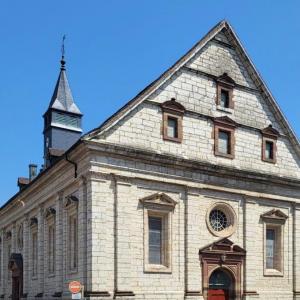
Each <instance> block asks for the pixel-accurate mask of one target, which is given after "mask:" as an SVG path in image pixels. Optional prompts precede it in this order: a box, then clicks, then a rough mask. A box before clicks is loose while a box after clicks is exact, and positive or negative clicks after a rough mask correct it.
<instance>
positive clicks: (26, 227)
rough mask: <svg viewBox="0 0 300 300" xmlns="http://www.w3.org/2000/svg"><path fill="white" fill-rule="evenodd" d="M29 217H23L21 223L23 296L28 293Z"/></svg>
mask: <svg viewBox="0 0 300 300" xmlns="http://www.w3.org/2000/svg"><path fill="white" fill-rule="evenodd" d="M29 240H30V239H29V217H28V214H26V215H25V218H24V221H23V243H24V245H23V262H24V266H23V294H24V295H27V294H28V292H29Z"/></svg>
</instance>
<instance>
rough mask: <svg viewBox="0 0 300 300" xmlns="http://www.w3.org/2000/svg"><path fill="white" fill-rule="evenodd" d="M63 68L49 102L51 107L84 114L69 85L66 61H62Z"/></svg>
mask: <svg viewBox="0 0 300 300" xmlns="http://www.w3.org/2000/svg"><path fill="white" fill-rule="evenodd" d="M61 64H62V65H61V69H60V73H59V76H58V79H57V82H56V86H55V89H54V92H53V95H52V98H51V101H50V104H49V109H51V108H53V109H58V110H61V111H65V112H70V113H73V114H77V115H82V113H81V111H80V110H79V108H78V107H77V105H76V104H75V102H74V99H73V96H72V92H71V89H70V86H69V82H68V78H67V74H66V69H65V66H64V65H65V61H64V60H62V61H61Z"/></svg>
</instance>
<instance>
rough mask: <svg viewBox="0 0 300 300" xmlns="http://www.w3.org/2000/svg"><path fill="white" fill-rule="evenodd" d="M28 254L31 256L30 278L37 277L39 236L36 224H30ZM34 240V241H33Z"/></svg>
mask: <svg viewBox="0 0 300 300" xmlns="http://www.w3.org/2000/svg"><path fill="white" fill-rule="evenodd" d="M30 236H31V239H30V241H31V243H30V249H31V251H30V256H31V266H32V268H31V278H32V279H37V278H38V271H39V236H38V226H37V224H33V225H31V228H30ZM34 241H35V243H34Z"/></svg>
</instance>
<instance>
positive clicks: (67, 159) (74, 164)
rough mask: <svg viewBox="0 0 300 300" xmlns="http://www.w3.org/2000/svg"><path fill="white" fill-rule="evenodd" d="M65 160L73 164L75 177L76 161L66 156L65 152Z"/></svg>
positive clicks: (75, 175)
mask: <svg viewBox="0 0 300 300" xmlns="http://www.w3.org/2000/svg"><path fill="white" fill-rule="evenodd" d="M65 158H66V161H67V162H69V163H70V164H72V165H73V166H74V177H75V178H77V163H76V162H74V161H72V160H70V159H69V158H68V153H66V154H65Z"/></svg>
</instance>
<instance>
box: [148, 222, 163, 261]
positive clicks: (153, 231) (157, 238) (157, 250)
mask: <svg viewBox="0 0 300 300" xmlns="http://www.w3.org/2000/svg"><path fill="white" fill-rule="evenodd" d="M149 264H157V265H161V264H162V218H159V217H149Z"/></svg>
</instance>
